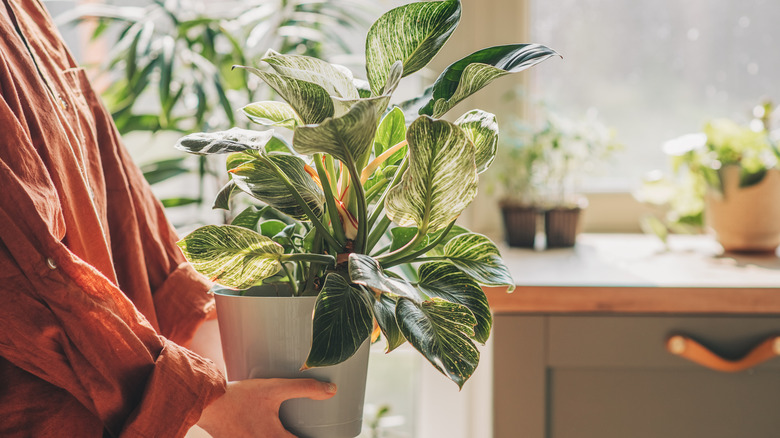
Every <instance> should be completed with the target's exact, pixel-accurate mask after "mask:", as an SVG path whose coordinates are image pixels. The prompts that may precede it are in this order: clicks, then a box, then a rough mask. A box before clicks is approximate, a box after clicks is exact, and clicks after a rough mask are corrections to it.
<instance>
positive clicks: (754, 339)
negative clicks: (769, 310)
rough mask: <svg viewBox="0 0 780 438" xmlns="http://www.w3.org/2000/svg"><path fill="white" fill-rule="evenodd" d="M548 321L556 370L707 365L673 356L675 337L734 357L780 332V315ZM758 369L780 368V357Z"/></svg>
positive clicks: (557, 318) (549, 347)
mask: <svg viewBox="0 0 780 438" xmlns="http://www.w3.org/2000/svg"><path fill="white" fill-rule="evenodd" d="M547 325H548V327H547V334H548V342H547V364H548V366H549V367H552V368H559V367H560V368H577V367H621V368H626V367H629V368H630V367H641V368H670V367H671V368H690V369H694V368H701V366H699V365H696V364H694V363H691V362H689V361H687V360H685V359H683V358H680V357H677V356H674V355H672V354H670V353H669V352H668V351H667V349H666V341H667V340H668V339H669V337H670V336H672V335H685V336H688V337H690V338H692V339H694V340H696V341H698V342H699V343H700V344H702V345H704V346H705V347H707V348H708V349H710V350H711V351H712V352H714V353H716V354H718V355H720V356H721V357H723V358H726V359H732V360H733V359H738V358H740V357H742V356H744V355H745V354H746V353H748V352H749V351H750V350H751V349H752V348H754V347H755V346H756V345H758V344H759V343H761V342H762V341H764V340H765V339H767V338H768V337H771V336H777V335H780V318H778V317H774V318H770V317H756V318H754V317H712V316H706V317H697V316H683V317H658V316H647V317H637V316H631V317H621V316H614V317H613V316H551V317H548V318H547ZM756 369H780V358H775V359H772V360H769V361H767V362H764V363H763V364H761V365H759V366H757V367H756Z"/></svg>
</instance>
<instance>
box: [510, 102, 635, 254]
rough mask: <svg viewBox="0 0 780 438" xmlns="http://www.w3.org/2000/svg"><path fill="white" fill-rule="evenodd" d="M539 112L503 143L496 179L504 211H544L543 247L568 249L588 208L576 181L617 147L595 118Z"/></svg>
mask: <svg viewBox="0 0 780 438" xmlns="http://www.w3.org/2000/svg"><path fill="white" fill-rule="evenodd" d="M541 114H542V115H543V117H542V121H541V123H540V124H538V125H528V124H520V125H518V127H517V129H516V130H515V132H514V133H513V135H512V138H511V139H510V140H509V141H508V143H510V146H512V147H507V148H504V149H502V150H501V151H500V153H501V154H502V155H501V157H500V158H499V159H498V160H497V161H498V163H499V164H498V167H499V170H498V171H497V172H496V175H495V177H496V179H497V180H498V183H499V185H501V186H502V189H503V191H504V196H503V200H502V201H501V207H502V209H503V210H504V211H505V212H506V211H507V206H509V208H512V206H516V205H521V206H523V207H522V208H524V209H527V210H533V211H537V212H541V213H543V214H544V232H545V236H546V239H545V240H546V247H547V248H557V247H570V246H573V245H574V243H575V240H576V236H577V232H578V230H579V223H580V213H581V211H582V210H583V209H584V208H585V207H586V206H587V199H586V198H585V197H584V196H583V195H582V194H581V193H579V191H578V184H579V182H580V179H581V178H582V177H583V176H584V175H586V174H588V173H591V172H594V171H595V170H596V169H597V168H598V166H599V165H602V164H603V163H604V161H605V160H606V159H607V158H608V157H609V156H611V155H612V154H613V153H614V152H615V151H616V150H618V149H619V148H620V147H621V145H620V144H618V143H617V142H616V141H615V134H614V132H613V131H612V130H611V129H608V128H607V127H605V126H604V125H603V124H602V123H601V122H599V121H598V119H597V118H596V116H595V114H592V113H591V114H587V115H586V117H585V118H583V119H581V120H572V119H567V118H565V117H562V116H560V115H559V114H557V113H555V112H552V111H551V110H549V109H547V108H541ZM504 214H505V215H506V213H504ZM505 225H506V227H507V229H506V233H507V235H508V236H509V235H511V234H512V233H514V232H516V230H514V229H512V227H514V226H515V225H514V224H512V223H509V222H505ZM534 233H535V231H534ZM510 246H512V242H511V240H510ZM523 246H525V245H523ZM530 246H531V247H533V243H531V244H530Z"/></svg>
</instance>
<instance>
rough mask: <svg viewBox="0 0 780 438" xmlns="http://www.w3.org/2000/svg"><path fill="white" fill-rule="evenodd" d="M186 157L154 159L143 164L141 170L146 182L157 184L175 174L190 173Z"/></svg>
mask: <svg viewBox="0 0 780 438" xmlns="http://www.w3.org/2000/svg"><path fill="white" fill-rule="evenodd" d="M184 159H185V157H177V158H169V159H163V160H158V161H153V162H151V163H146V164H144V165H143V166H141V171H142V172H143V174H144V178H145V179H146V182H148V183H149V184H157V183H159V182H161V181H165V180H167V179H170V178H173V177H175V176H178V175H181V174H184V173H189V171H190V169H189V168H188V167H187V166H186V165H185V162H184Z"/></svg>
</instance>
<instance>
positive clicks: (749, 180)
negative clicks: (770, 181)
mask: <svg viewBox="0 0 780 438" xmlns="http://www.w3.org/2000/svg"><path fill="white" fill-rule="evenodd" d="M766 172H767V170H766V168H761V169H759V170H757V171H755V172H750V171H748V170H747V169H745V168H740V169H739V187H740V188H745V187H750V186H754V185H756V184H758V183H760V182H761V181H763V179H764V177H765V176H766Z"/></svg>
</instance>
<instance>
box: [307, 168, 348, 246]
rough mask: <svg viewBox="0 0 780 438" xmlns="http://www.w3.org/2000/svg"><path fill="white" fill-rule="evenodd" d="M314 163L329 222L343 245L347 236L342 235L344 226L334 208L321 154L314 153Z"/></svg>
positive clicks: (334, 202) (334, 204) (334, 201)
mask: <svg viewBox="0 0 780 438" xmlns="http://www.w3.org/2000/svg"><path fill="white" fill-rule="evenodd" d="M314 165H315V166H316V167H317V175H318V176H319V177H320V183H321V184H322V190H323V191H324V192H325V201H326V203H327V204H328V216H330V223H331V224H332V225H333V227H332V228H333V233H334V234H335V237H336V240H338V241H339V243H340V244H341V246H344V242H346V241H347V237H346V236H345V235H344V226H343V225H342V224H341V218H340V217H339V212H338V210H337V209H336V200H335V198H334V197H333V191H332V190H331V186H330V178H328V173H327V172H326V170H325V166H324V165H323V164H322V154H314Z"/></svg>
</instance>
